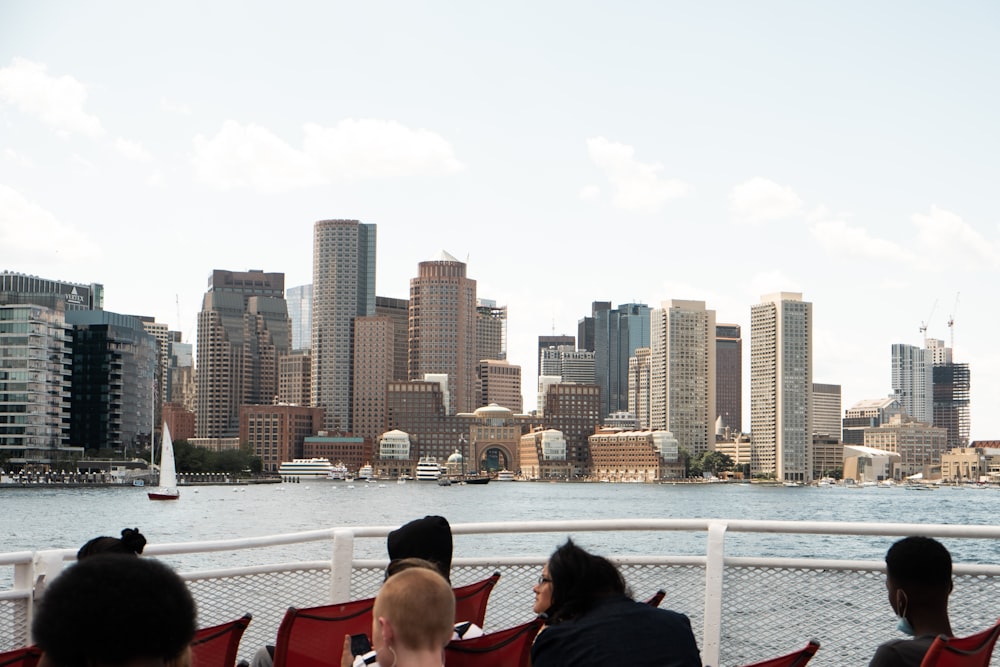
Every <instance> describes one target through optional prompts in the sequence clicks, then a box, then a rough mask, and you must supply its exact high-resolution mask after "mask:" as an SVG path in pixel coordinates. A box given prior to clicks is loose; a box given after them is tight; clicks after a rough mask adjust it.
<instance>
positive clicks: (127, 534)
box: [122, 528, 146, 554]
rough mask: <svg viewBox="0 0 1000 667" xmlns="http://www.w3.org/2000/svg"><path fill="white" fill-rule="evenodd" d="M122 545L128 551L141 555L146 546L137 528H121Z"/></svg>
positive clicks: (144, 539)
mask: <svg viewBox="0 0 1000 667" xmlns="http://www.w3.org/2000/svg"><path fill="white" fill-rule="evenodd" d="M122 545H124V546H125V547H127V548H128V550H129V551H132V552H134V553H137V554H141V553H142V550H143V548H145V546H146V538H145V536H144V535H143V534H142V533H140V532H139V529H138V528H123V529H122Z"/></svg>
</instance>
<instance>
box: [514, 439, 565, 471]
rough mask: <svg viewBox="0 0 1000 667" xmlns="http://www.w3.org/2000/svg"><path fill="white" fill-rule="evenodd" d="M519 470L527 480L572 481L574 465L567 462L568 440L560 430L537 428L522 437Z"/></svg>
mask: <svg viewBox="0 0 1000 667" xmlns="http://www.w3.org/2000/svg"><path fill="white" fill-rule="evenodd" d="M518 458H519V460H520V467H519V470H520V472H521V475H522V476H523V477H524V478H525V479H571V478H572V477H573V475H574V465H573V464H572V462H570V461H569V460H567V446H566V438H565V437H564V436H563V434H562V432H561V431H559V430H558V429H551V428H550V429H544V428H536V429H534V430H532V431H530V432H529V433H525V434H524V435H522V436H521V438H520V442H519V457H518Z"/></svg>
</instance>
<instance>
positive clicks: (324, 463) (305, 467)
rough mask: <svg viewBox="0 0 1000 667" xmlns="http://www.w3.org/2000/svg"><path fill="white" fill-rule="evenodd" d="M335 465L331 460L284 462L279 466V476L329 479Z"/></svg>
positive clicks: (315, 459)
mask: <svg viewBox="0 0 1000 667" xmlns="http://www.w3.org/2000/svg"><path fill="white" fill-rule="evenodd" d="M333 469H334V465H333V464H332V463H330V459H317V458H312V459H294V460H292V461H283V462H282V464H281V465H280V466H278V474H279V475H281V476H282V477H309V478H315V479H329V475H330V473H331V472H332V471H333Z"/></svg>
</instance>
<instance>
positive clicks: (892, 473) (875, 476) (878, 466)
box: [843, 445, 900, 484]
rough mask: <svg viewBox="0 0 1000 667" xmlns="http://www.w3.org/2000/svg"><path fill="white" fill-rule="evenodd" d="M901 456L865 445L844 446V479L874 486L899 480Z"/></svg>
mask: <svg viewBox="0 0 1000 667" xmlns="http://www.w3.org/2000/svg"><path fill="white" fill-rule="evenodd" d="M899 461H900V455H899V453H898V452H890V451H886V450H884V449H878V448H876V447H867V446H865V445H844V463H843V469H844V479H845V480H848V479H849V480H853V481H854V482H855V483H857V484H874V483H878V482H882V481H886V480H890V479H897V478H898V474H897V469H898V467H899Z"/></svg>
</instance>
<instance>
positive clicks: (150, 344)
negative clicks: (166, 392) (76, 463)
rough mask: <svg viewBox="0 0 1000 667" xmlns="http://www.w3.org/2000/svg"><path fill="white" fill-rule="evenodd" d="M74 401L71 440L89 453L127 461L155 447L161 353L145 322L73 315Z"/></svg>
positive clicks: (111, 316) (85, 312)
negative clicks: (115, 454)
mask: <svg viewBox="0 0 1000 667" xmlns="http://www.w3.org/2000/svg"><path fill="white" fill-rule="evenodd" d="M66 321H67V322H68V323H69V324H72V325H73V399H72V406H73V407H72V420H71V422H70V438H71V440H72V442H73V443H74V444H75V445H79V446H82V447H84V448H86V449H94V450H96V449H105V448H108V449H114V450H117V451H120V453H121V455H122V456H123V457H126V458H127V457H129V453H130V452H131V454H132V455H135V454H136V453H137V452H138V451H139V450H140V449H144V448H146V447H149V446H150V444H151V437H152V433H153V418H154V411H153V394H154V384H155V382H156V368H157V365H158V364H159V351H158V348H157V343H156V338H154V337H153V336H152V335H150V334H148V333H146V331H145V329H144V327H143V325H142V322H140V321H139V318H137V317H132V316H130V315H119V314H117V313H109V312H107V311H104V310H72V311H69V312H67V313H66Z"/></svg>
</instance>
